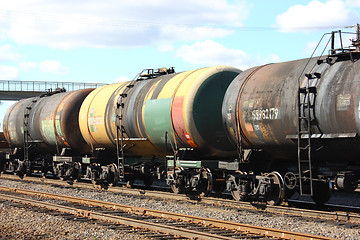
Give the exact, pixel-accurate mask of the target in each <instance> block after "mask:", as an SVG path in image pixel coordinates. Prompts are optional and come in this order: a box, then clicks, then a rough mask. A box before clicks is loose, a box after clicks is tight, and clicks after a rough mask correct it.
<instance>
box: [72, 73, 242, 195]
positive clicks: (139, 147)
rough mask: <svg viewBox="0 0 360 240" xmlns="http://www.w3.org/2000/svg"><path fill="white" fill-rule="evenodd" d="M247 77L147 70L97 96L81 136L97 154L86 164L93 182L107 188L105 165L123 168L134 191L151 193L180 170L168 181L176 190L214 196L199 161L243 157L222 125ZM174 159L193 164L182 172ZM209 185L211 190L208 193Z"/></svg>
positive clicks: (87, 104)
mask: <svg viewBox="0 0 360 240" xmlns="http://www.w3.org/2000/svg"><path fill="white" fill-rule="evenodd" d="M239 72H240V70H239V69H236V68H233V67H226V66H217V67H209V68H202V69H197V70H193V71H186V72H181V73H174V71H173V69H158V70H157V71H153V70H150V69H147V70H145V71H144V72H142V73H141V74H140V75H139V76H138V77H136V78H135V79H134V81H131V82H125V83H118V84H111V85H107V86H103V87H101V88H98V89H96V90H94V91H93V92H92V93H90V94H89V96H88V97H87V98H86V99H85V101H84V103H83V104H82V106H81V109H80V113H79V114H80V116H79V123H80V130H81V134H82V135H83V136H84V139H85V141H86V142H87V143H88V145H89V146H91V148H92V152H93V153H95V154H93V155H92V156H90V157H88V158H87V160H86V161H87V162H91V171H90V172H92V175H91V178H92V179H93V181H96V182H101V181H103V180H104V178H103V177H102V175H103V174H102V172H103V170H104V169H103V167H101V166H103V165H104V164H105V165H107V164H110V165H112V166H113V167H114V169H116V168H117V167H118V168H119V169H117V170H116V171H117V172H118V174H119V176H120V177H121V178H123V179H126V180H127V181H128V182H129V183H131V182H132V181H133V180H134V178H140V179H142V180H144V182H145V184H146V185H150V184H151V183H152V181H153V178H154V176H155V177H159V178H161V177H163V176H164V175H165V177H166V174H167V173H166V171H167V170H168V169H173V170H176V173H175V172H174V171H171V172H169V178H168V183H169V184H170V185H171V186H172V187H173V189H180V188H181V189H193V188H195V189H196V188H200V190H199V191H204V189H206V191H207V192H209V191H210V186H208V185H210V183H209V182H210V175H211V174H210V171H209V170H206V169H205V168H200V166H202V165H203V164H202V163H201V161H199V160H200V159H209V161H210V162H211V160H212V161H214V160H213V159H217V158H226V157H230V156H234V155H235V154H236V151H235V149H234V148H233V147H232V146H231V144H230V142H229V140H228V138H227V136H226V133H225V129H224V128H223V125H222V117H221V108H222V100H223V97H224V94H225V91H226V89H227V87H228V86H229V84H230V82H231V81H232V80H233V79H234V78H235V76H237V75H238V74H239ZM171 146H172V147H171ZM185 153H186V154H185ZM95 155H96V156H95ZM174 155H176V157H175V158H176V160H180V159H185V160H191V162H189V161H182V162H179V161H178V162H177V163H175V164H174V159H175V158H174ZM190 155H191V156H190ZM169 156H170V158H172V160H169V163H168V162H166V161H165V158H166V157H169ZM178 156H180V157H178ZM114 159H115V160H114ZM181 163H183V165H182V164H181ZM170 165H171V166H170ZM215 165H216V164H215ZM105 170H106V169H105ZM175 175H176V176H175ZM204 179H205V180H204ZM202 181H204V182H205V185H206V186H208V187H201V186H200V185H201V184H200V182H202Z"/></svg>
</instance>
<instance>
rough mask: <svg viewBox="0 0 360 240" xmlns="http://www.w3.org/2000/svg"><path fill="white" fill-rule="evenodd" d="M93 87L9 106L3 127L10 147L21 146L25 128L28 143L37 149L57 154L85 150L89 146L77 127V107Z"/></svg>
mask: <svg viewBox="0 0 360 240" xmlns="http://www.w3.org/2000/svg"><path fill="white" fill-rule="evenodd" d="M92 90H93V89H83V90H78V91H72V92H61V93H56V94H50V96H48V95H46V94H45V95H42V96H39V97H35V98H27V99H23V100H20V101H18V102H16V103H15V104H14V105H13V106H11V107H10V108H9V109H8V110H7V113H6V115H5V117H4V122H3V128H4V135H5V138H6V140H7V141H8V142H9V144H10V146H11V147H18V148H23V147H24V141H25V139H26V138H25V137H24V130H25V131H28V136H27V141H28V142H29V143H28V144H29V145H28V146H29V147H32V148H34V149H36V152H46V153H50V154H51V153H52V154H59V153H60V152H61V150H62V149H63V148H71V149H72V150H74V151H75V152H76V153H77V154H79V153H83V152H88V151H89V146H88V145H87V144H86V142H85V141H84V139H83V137H82V136H81V133H80V129H79V123H78V118H79V110H80V106H81V104H82V102H83V100H84V99H85V97H86V96H87V95H88V94H89V93H90V92H91V91H92Z"/></svg>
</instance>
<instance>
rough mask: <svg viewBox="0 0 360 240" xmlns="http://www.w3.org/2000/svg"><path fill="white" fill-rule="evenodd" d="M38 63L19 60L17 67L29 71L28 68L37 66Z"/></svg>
mask: <svg viewBox="0 0 360 240" xmlns="http://www.w3.org/2000/svg"><path fill="white" fill-rule="evenodd" d="M38 65H39V64H38V63H36V62H20V63H19V67H20V70H21V71H29V70H30V69H33V68H37V67H38Z"/></svg>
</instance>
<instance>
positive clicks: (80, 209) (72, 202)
mask: <svg viewBox="0 0 360 240" xmlns="http://www.w3.org/2000/svg"><path fill="white" fill-rule="evenodd" d="M29 196H31V197H29ZM34 197H40V198H41V199H53V200H56V203H52V202H46V201H44V200H42V201H39V200H35V199H34ZM0 199H2V200H6V201H11V202H16V203H20V204H28V205H31V206H35V207H37V208H46V209H49V210H51V211H58V212H61V213H65V214H72V215H75V216H78V217H81V218H84V219H95V220H98V221H105V222H109V223H111V224H121V225H126V226H131V227H134V228H141V229H147V230H150V231H152V232H153V233H151V234H150V236H152V237H154V236H161V237H162V238H163V237H164V236H170V237H183V238H190V239H238V238H247V239H249V238H250V239H253V238H256V239H269V238H270V239H314V240H315V239H330V238H327V237H322V236H314V235H309V234H304V233H296V232H290V231H284V230H277V229H271V228H265V227H258V226H251V225H247V224H241V223H234V222H227V221H220V220H214V219H208V218H201V217H195V216H189V215H183V214H178V213H170V212H163V211H158V210H151V209H145V208H139V207H133V206H128V205H121V204H116V203H109V202H104V201H98V200H92V199H85V198H78V197H71V196H65V195H58V194H52V193H45V192H37V191H32V190H25V189H18V188H8V187H0ZM159 232H160V234H159ZM164 234H165V235H164ZM170 237H169V238H170Z"/></svg>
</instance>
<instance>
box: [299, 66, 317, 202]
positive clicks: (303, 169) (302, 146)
mask: <svg viewBox="0 0 360 240" xmlns="http://www.w3.org/2000/svg"><path fill="white" fill-rule="evenodd" d="M305 77H306V81H305V86H300V87H299V89H298V136H297V139H298V171H299V173H298V174H299V187H300V194H301V195H309V196H312V195H313V175H312V162H311V155H312V140H311V138H312V127H314V126H316V127H318V125H317V121H316V118H315V99H316V92H317V90H316V85H317V82H318V80H319V79H320V78H321V73H309V74H305Z"/></svg>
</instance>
